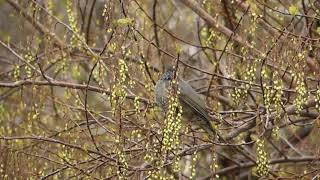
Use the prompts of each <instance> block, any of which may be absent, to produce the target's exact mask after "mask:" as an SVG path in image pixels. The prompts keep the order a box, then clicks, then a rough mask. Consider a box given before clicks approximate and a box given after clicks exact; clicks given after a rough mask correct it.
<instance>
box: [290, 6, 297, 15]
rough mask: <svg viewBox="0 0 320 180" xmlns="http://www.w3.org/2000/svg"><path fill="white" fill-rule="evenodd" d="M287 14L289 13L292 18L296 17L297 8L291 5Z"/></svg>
mask: <svg viewBox="0 0 320 180" xmlns="http://www.w3.org/2000/svg"><path fill="white" fill-rule="evenodd" d="M289 12H290V14H291V15H292V16H295V15H297V14H298V8H297V6H294V5H291V6H290V7H289Z"/></svg>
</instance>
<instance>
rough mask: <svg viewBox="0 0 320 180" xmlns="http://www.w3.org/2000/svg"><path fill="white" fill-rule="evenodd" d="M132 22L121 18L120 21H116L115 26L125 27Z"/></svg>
mask: <svg viewBox="0 0 320 180" xmlns="http://www.w3.org/2000/svg"><path fill="white" fill-rule="evenodd" d="M133 22H134V19H131V18H121V19H118V20H117V21H116V24H117V25H119V26H126V25H132V24H133Z"/></svg>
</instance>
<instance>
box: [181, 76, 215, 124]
mask: <svg viewBox="0 0 320 180" xmlns="http://www.w3.org/2000/svg"><path fill="white" fill-rule="evenodd" d="M179 87H180V95H179V99H180V101H182V102H184V103H186V104H187V105H189V106H190V107H191V108H192V109H194V110H195V112H196V113H198V114H199V115H200V116H201V117H203V118H204V119H206V120H208V121H210V119H211V118H210V117H209V115H208V113H207V111H206V105H205V101H204V100H203V99H201V97H200V95H199V94H198V93H197V92H196V91H195V90H194V89H193V88H192V87H191V86H190V85H189V84H188V83H187V82H185V81H183V80H180V81H179Z"/></svg>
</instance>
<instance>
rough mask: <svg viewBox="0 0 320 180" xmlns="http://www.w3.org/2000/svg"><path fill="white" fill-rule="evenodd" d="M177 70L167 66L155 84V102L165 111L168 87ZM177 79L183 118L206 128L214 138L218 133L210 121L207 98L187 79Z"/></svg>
mask: <svg viewBox="0 0 320 180" xmlns="http://www.w3.org/2000/svg"><path fill="white" fill-rule="evenodd" d="M175 72H176V71H175V68H173V67H169V68H167V70H166V71H165V72H164V73H163V74H162V76H161V77H160V79H159V80H158V81H157V83H156V85H155V102H156V104H157V105H158V106H159V107H160V108H161V109H162V111H164V112H166V110H167V109H168V103H169V99H168V96H169V93H168V92H169V91H168V89H169V88H170V84H171V81H172V80H173V79H174V78H175ZM176 80H177V82H178V89H179V91H180V93H178V99H179V103H180V105H181V106H182V112H183V113H182V118H183V119H186V120H188V121H189V122H191V124H196V125H197V126H199V127H200V128H202V129H203V130H205V132H206V133H207V134H208V135H209V138H214V137H215V134H216V133H215V129H214V128H213V127H212V125H211V123H210V120H211V118H210V116H209V114H208V112H207V110H206V104H205V100H204V99H202V98H201V95H200V94H198V93H197V92H196V91H195V90H194V89H193V88H192V87H191V85H189V84H188V83H187V82H186V81H184V80H183V79H180V78H178V77H176Z"/></svg>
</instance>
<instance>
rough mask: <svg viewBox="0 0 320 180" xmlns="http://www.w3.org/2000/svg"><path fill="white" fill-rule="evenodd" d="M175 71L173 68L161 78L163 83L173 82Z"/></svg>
mask: <svg viewBox="0 0 320 180" xmlns="http://www.w3.org/2000/svg"><path fill="white" fill-rule="evenodd" d="M175 71H176V70H175V69H174V68H173V67H169V68H168V69H167V70H166V72H165V73H164V74H163V75H162V76H161V80H162V81H171V80H172V79H173V78H174V73H175Z"/></svg>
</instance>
